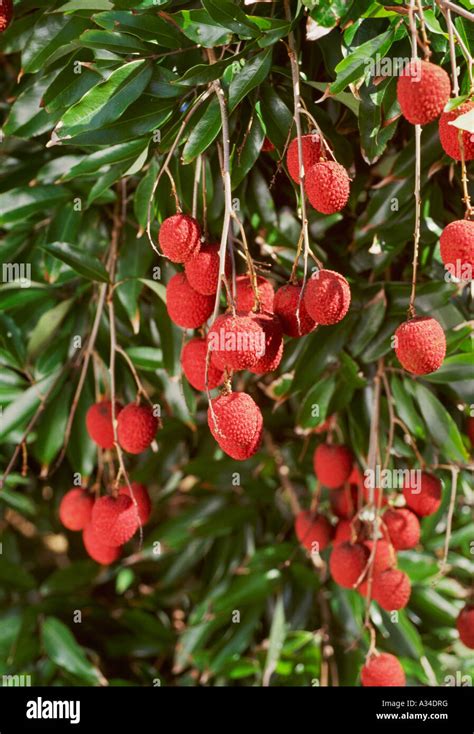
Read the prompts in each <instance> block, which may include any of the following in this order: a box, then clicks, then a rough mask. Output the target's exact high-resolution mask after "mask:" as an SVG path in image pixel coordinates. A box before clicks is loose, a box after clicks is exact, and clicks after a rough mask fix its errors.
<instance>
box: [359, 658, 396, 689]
mask: <svg viewBox="0 0 474 734" xmlns="http://www.w3.org/2000/svg"><path fill="white" fill-rule="evenodd" d="M360 679H361V682H362V685H363V686H364V688H367V687H370V686H405V685H406V677H405V671H404V670H403V668H402V666H401V665H400V661H399V660H398V658H396V657H395V655H390V653H388V652H383V653H381V654H380V655H372V656H371V657H370V658H369V660H367V662H366V663H365V665H364V667H363V668H362V670H361V672H360Z"/></svg>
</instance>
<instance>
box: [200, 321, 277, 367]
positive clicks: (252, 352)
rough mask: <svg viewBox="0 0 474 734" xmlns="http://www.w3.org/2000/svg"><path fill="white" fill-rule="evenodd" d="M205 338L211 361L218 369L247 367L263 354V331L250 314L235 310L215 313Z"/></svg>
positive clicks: (253, 364) (255, 362)
mask: <svg viewBox="0 0 474 734" xmlns="http://www.w3.org/2000/svg"><path fill="white" fill-rule="evenodd" d="M207 342H208V345H209V349H210V350H211V353H212V362H213V364H214V365H215V366H216V367H218V368H219V369H221V370H224V369H226V368H227V369H232V370H248V369H250V368H251V367H255V365H256V364H257V362H258V360H259V359H260V357H263V356H264V354H265V333H264V331H263V329H262V327H261V325H260V324H259V323H258V322H257V321H256V320H255V319H254V318H252V316H251V315H247V314H244V313H240V312H237V313H236V314H235V316H234V314H232V313H227V314H223V315H222V316H218V318H217V319H216V320H215V321H214V323H213V324H212V325H211V328H210V329H209V332H208V335H207Z"/></svg>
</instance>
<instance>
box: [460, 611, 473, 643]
mask: <svg viewBox="0 0 474 734" xmlns="http://www.w3.org/2000/svg"><path fill="white" fill-rule="evenodd" d="M456 627H457V628H458V632H459V637H460V638H461V642H463V643H464V644H465V645H466V647H469V648H471V650H474V605H473V604H466V606H465V607H464V609H461V611H460V613H459V617H458V618H457V621H456Z"/></svg>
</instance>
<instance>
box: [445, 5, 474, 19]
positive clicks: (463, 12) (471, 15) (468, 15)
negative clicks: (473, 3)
mask: <svg viewBox="0 0 474 734" xmlns="http://www.w3.org/2000/svg"><path fill="white" fill-rule="evenodd" d="M440 3H441V5H444V7H445V8H447V9H448V10H452V11H453V13H457V14H458V15H462V17H463V18H466V19H467V20H470V21H471V23H474V13H470V12H469V10H465V9H464V8H460V7H459V5H455V4H454V3H452V2H450V1H449V0H440Z"/></svg>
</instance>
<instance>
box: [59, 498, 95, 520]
mask: <svg viewBox="0 0 474 734" xmlns="http://www.w3.org/2000/svg"><path fill="white" fill-rule="evenodd" d="M93 505H94V499H93V497H92V496H91V495H90V494H89V492H87V491H86V490H85V489H81V488H79V487H76V488H74V489H70V490H69V492H66V494H65V495H64V497H63V498H62V500H61V502H60V504H59V519H60V520H61V522H62V524H63V525H64V527H65V528H67V529H68V530H83V529H84V528H85V527H86V525H87V524H88V523H89V522H90V519H91V512H92V507H93Z"/></svg>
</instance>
